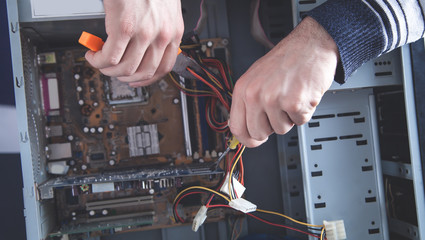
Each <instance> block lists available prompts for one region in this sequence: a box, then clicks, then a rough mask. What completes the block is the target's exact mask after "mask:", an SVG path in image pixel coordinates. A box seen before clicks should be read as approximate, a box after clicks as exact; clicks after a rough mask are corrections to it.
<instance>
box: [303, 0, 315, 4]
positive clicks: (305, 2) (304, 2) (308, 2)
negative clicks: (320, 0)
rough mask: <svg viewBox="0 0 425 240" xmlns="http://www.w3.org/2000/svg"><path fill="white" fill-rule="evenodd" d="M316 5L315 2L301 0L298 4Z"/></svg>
mask: <svg viewBox="0 0 425 240" xmlns="http://www.w3.org/2000/svg"><path fill="white" fill-rule="evenodd" d="M313 3H316V0H301V1H300V4H313Z"/></svg>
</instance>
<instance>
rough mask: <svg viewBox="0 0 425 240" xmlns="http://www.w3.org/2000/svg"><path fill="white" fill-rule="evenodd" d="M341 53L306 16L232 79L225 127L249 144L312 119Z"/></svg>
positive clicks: (264, 139)
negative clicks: (265, 52)
mask: <svg viewBox="0 0 425 240" xmlns="http://www.w3.org/2000/svg"><path fill="white" fill-rule="evenodd" d="M338 57H339V52H338V48H337V46H336V44H335V42H334V40H333V39H332V37H331V36H330V35H329V34H328V33H327V32H326V30H325V29H324V28H323V27H322V26H321V25H320V24H319V23H317V22H316V21H315V20H314V19H313V18H310V17H306V18H305V19H304V20H303V21H302V22H301V23H300V24H299V25H298V26H297V27H296V28H295V30H294V31H292V32H291V33H290V34H289V35H288V36H287V37H286V38H284V39H283V40H282V41H280V42H279V44H278V45H276V46H275V47H274V48H273V49H272V50H270V52H268V53H267V54H266V55H265V56H264V57H262V58H260V59H259V60H258V61H256V62H255V63H254V64H253V65H252V66H251V67H250V68H249V69H248V71H246V72H245V74H243V75H242V77H241V78H240V79H239V80H238V81H237V82H236V85H235V89H234V91H233V97H232V107H231V111H230V120H229V127H230V131H231V132H232V133H233V135H234V136H235V137H236V138H237V139H238V140H239V141H240V142H241V143H242V144H244V145H246V146H247V147H256V146H259V145H261V144H262V143H264V142H265V141H266V140H267V139H268V136H269V135H270V134H272V133H273V132H275V133H277V134H285V133H287V132H288V131H289V130H290V129H291V128H292V127H293V126H294V124H295V125H302V124H304V123H306V122H307V121H309V120H310V118H311V116H312V115H313V113H314V111H315V109H316V106H317V105H318V104H319V102H320V100H321V98H322V96H323V94H324V93H325V92H326V91H327V90H328V89H329V87H330V86H331V84H332V82H333V78H334V74H335V69H336V66H337V63H338Z"/></svg>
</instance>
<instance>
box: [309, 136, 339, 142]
mask: <svg viewBox="0 0 425 240" xmlns="http://www.w3.org/2000/svg"><path fill="white" fill-rule="evenodd" d="M335 140H338V138H337V137H326V138H315V139H314V142H327V141H335Z"/></svg>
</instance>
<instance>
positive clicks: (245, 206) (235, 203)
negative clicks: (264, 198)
mask: <svg viewBox="0 0 425 240" xmlns="http://www.w3.org/2000/svg"><path fill="white" fill-rule="evenodd" d="M229 206H230V207H232V208H233V209H236V210H238V211H241V212H243V213H250V212H255V211H257V205H255V204H253V203H252V202H250V201H248V200H245V199H243V198H236V199H233V200H232V201H230V203H229Z"/></svg>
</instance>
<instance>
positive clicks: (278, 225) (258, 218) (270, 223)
mask: <svg viewBox="0 0 425 240" xmlns="http://www.w3.org/2000/svg"><path fill="white" fill-rule="evenodd" d="M209 207H211V208H213V207H225V208H232V207H230V206H229V205H223V204H218V205H210V206H209ZM245 214H246V215H248V216H250V217H252V218H255V219H257V220H258V221H261V222H263V223H266V224H269V225H272V226H275V227H281V228H286V229H290V230H293V231H296V232H300V233H304V234H307V235H309V236H312V237H315V238H320V237H319V236H316V235H314V234H312V233H309V232H304V231H302V230H299V229H297V228H293V227H289V226H285V225H281V224H277V223H272V222H269V221H267V220H264V219H262V218H260V217H257V216H255V215H253V214H251V213H245Z"/></svg>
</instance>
